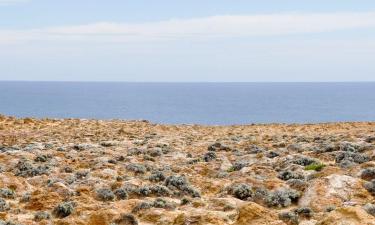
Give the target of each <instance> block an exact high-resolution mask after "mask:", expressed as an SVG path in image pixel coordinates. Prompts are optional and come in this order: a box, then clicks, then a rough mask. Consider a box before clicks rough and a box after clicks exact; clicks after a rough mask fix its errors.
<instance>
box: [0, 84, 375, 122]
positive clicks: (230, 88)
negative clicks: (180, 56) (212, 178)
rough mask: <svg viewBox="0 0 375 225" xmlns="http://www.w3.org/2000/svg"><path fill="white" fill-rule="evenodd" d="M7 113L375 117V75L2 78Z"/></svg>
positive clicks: (167, 118)
mask: <svg viewBox="0 0 375 225" xmlns="http://www.w3.org/2000/svg"><path fill="white" fill-rule="evenodd" d="M0 114H3V115H9V116H17V117H34V118H46V117H48V118H84V119H123V120H148V121H150V122H153V123H163V124H203V125H235V124H254V123H256V124H259V123H262V124H264V123H266V124H268V123H304V124H305V123H324V122H339V121H375V82H357V83H350V82H345V83H126V82H13V81H2V82H0Z"/></svg>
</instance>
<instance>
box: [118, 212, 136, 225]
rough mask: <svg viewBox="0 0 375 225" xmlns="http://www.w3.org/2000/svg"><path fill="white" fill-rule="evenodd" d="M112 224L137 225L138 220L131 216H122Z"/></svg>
mask: <svg viewBox="0 0 375 225" xmlns="http://www.w3.org/2000/svg"><path fill="white" fill-rule="evenodd" d="M112 224H116V225H117V224H127V225H138V220H137V218H135V216H134V215H133V214H122V215H121V216H120V218H118V219H116V220H115V221H114V223H112Z"/></svg>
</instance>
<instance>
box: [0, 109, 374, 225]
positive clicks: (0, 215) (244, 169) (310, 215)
mask: <svg viewBox="0 0 375 225" xmlns="http://www.w3.org/2000/svg"><path fill="white" fill-rule="evenodd" d="M374 196H375V123H330V124H306V125H283V124H269V125H246V126H245V125H243V126H200V125H160V124H153V123H150V122H148V121H119V120H111V121H100V120H78V119H65V120H59V119H43V120H35V119H30V118H25V119H16V118H13V117H6V116H0V225H4V224H7V225H13V224H14V225H15V224H45V225H47V224H60V225H65V224H77V225H80V224H82V225H83V224H89V225H124V224H133V225H134V224H145V225H146V224H176V225H185V224H186V225H189V224H192V225H193V224H194V225H195V224H197V225H198V224H219V225H220V224H238V225H245V224H250V225H262V224H270V225H282V224H301V225H328V224H334V225H335V224H336V225H339V224H341V225H344V224H345V225H351V224H353V225H354V224H358V225H371V224H374V225H375V198H374Z"/></svg>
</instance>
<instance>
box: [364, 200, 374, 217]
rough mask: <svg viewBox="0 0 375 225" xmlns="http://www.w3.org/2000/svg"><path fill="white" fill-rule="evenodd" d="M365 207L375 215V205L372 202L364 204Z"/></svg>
mask: <svg viewBox="0 0 375 225" xmlns="http://www.w3.org/2000/svg"><path fill="white" fill-rule="evenodd" d="M363 209H364V210H365V211H366V212H367V213H368V214H370V215H372V216H374V217H375V205H374V204H371V203H367V204H366V205H364V206H363Z"/></svg>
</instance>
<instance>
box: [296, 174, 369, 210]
mask: <svg viewBox="0 0 375 225" xmlns="http://www.w3.org/2000/svg"><path fill="white" fill-rule="evenodd" d="M369 197H370V195H369V194H368V193H367V192H366V190H365V189H364V188H363V186H362V182H361V180H360V179H357V178H354V177H351V176H346V175H338V174H333V175H330V176H327V177H323V178H317V179H315V180H313V181H312V183H311V184H310V185H309V187H308V188H307V189H306V191H305V192H304V194H303V196H302V197H301V198H300V200H299V206H301V207H310V208H312V209H313V210H314V211H317V212H321V211H324V210H325V209H326V208H327V207H329V206H336V207H341V206H342V205H343V204H344V203H345V202H348V201H350V202H354V203H355V204H358V203H362V204H364V203H365V202H366V200H368V199H369Z"/></svg>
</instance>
